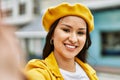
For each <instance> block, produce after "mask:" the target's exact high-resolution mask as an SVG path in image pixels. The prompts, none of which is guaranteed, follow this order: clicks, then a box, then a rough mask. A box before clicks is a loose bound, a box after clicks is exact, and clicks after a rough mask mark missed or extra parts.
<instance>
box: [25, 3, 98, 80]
mask: <svg viewBox="0 0 120 80" xmlns="http://www.w3.org/2000/svg"><path fill="white" fill-rule="evenodd" d="M43 25H44V28H45V30H46V31H48V34H47V37H46V44H45V47H44V50H43V60H39V59H33V60H31V61H29V62H28V64H27V65H26V73H27V76H28V78H29V80H98V78H97V76H96V72H95V70H94V69H93V68H92V67H90V66H89V65H88V64H87V63H86V54H87V50H88V48H89V46H90V45H91V40H90V35H89V33H90V32H91V31H92V30H93V29H94V21H93V16H92V14H91V12H90V10H89V9H88V8H87V7H86V6H85V5H83V4H74V5H71V4H69V3H62V4H60V5H58V6H55V7H52V8H48V10H47V11H46V12H45V14H44V16H43Z"/></svg>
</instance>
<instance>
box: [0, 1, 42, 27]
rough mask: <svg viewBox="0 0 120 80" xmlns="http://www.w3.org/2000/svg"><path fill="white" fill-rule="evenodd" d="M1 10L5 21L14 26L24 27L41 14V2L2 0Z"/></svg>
mask: <svg viewBox="0 0 120 80" xmlns="http://www.w3.org/2000/svg"><path fill="white" fill-rule="evenodd" d="M0 10H1V11H2V17H4V21H5V22H6V23H9V24H14V25H18V26H20V25H24V24H27V23H29V22H30V21H32V20H33V19H34V18H35V17H36V16H38V15H39V13H40V5H39V0H0Z"/></svg>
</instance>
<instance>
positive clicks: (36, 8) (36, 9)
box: [33, 0, 40, 14]
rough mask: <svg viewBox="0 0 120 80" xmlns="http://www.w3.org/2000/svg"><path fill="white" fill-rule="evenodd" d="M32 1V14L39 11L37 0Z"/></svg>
mask: <svg viewBox="0 0 120 80" xmlns="http://www.w3.org/2000/svg"><path fill="white" fill-rule="evenodd" d="M33 1H34V2H33V3H34V4H33V5H34V8H33V13H34V14H39V13H40V4H39V0H33Z"/></svg>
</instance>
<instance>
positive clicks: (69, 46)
mask: <svg viewBox="0 0 120 80" xmlns="http://www.w3.org/2000/svg"><path fill="white" fill-rule="evenodd" d="M66 47H68V48H72V49H74V48H75V46H71V45H66Z"/></svg>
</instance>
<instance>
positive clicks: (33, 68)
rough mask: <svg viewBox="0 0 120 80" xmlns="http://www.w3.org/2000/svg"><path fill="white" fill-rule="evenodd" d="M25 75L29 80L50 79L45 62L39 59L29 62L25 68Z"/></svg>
mask: <svg viewBox="0 0 120 80" xmlns="http://www.w3.org/2000/svg"><path fill="white" fill-rule="evenodd" d="M25 73H26V75H27V77H28V79H29V80H40V79H42V80H44V79H46V78H49V77H50V76H49V69H48V67H47V65H46V63H45V61H44V60H39V59H32V60H30V61H29V62H28V63H27V65H26V67H25ZM46 75H47V77H45V76H46Z"/></svg>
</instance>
